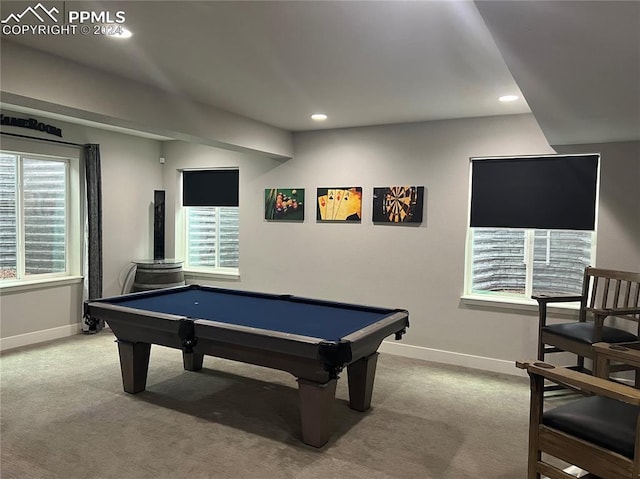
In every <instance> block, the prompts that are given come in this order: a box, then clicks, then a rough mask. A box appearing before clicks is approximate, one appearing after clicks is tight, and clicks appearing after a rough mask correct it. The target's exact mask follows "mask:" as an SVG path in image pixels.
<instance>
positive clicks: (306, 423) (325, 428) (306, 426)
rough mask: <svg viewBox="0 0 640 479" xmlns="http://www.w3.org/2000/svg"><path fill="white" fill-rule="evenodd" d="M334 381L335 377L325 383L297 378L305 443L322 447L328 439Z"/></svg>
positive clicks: (334, 395) (333, 400) (331, 421)
mask: <svg viewBox="0 0 640 479" xmlns="http://www.w3.org/2000/svg"><path fill="white" fill-rule="evenodd" d="M336 383H337V379H331V380H330V381H329V382H326V383H315V382H313V381H308V380H306V379H298V391H299V396H300V418H301V419H302V442H304V443H305V444H309V445H310V446H314V447H322V446H324V445H325V444H326V443H327V441H328V440H329V436H330V435H331V425H332V423H333V417H332V412H333V403H334V402H335V397H336Z"/></svg>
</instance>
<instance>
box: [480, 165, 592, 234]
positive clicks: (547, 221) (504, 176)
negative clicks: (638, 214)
mask: <svg viewBox="0 0 640 479" xmlns="http://www.w3.org/2000/svg"><path fill="white" fill-rule="evenodd" d="M599 159H600V155H597V154H589V155H570V156H555V155H554V156H540V157H515V158H484V159H479V158H478V159H472V179H471V181H472V183H471V222H470V226H472V227H492V228H536V229H564V230H591V231H592V230H594V229H595V215H596V192H597V182H598V161H599Z"/></svg>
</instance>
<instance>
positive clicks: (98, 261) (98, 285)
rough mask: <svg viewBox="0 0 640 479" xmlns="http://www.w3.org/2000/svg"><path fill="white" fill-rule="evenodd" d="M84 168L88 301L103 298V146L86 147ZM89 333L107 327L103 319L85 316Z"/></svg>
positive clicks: (90, 145)
mask: <svg viewBox="0 0 640 479" xmlns="http://www.w3.org/2000/svg"><path fill="white" fill-rule="evenodd" d="M83 150H84V165H85V177H86V192H87V235H86V238H85V239H86V243H87V245H86V250H87V251H86V255H87V260H86V266H87V271H85V284H86V286H87V287H86V290H87V292H86V296H87V297H86V298H85V299H89V300H91V299H97V298H100V297H102V175H101V173H100V171H101V169H100V145H95V144H87V145H84V148H83ZM84 322H85V325H84V326H85V327H83V329H84V330H85V331H86V332H90V333H97V332H98V331H100V330H101V329H102V328H104V322H103V321H102V320H99V321H98V320H95V319H93V318H90V317H87V316H85V321H84Z"/></svg>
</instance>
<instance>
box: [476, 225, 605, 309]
mask: <svg viewBox="0 0 640 479" xmlns="http://www.w3.org/2000/svg"><path fill="white" fill-rule="evenodd" d="M594 236H595V234H594V233H593V232H591V231H570V230H568V231H561V230H537V229H506V228H471V230H470V247H469V248H468V251H469V254H470V258H468V261H469V263H470V270H471V271H470V272H469V274H468V276H469V277H468V283H469V284H468V286H467V293H468V294H474V295H478V294H480V295H487V296H494V297H496V296H497V297H505V298H506V297H511V298H518V297H520V298H522V299H528V298H530V297H531V295H532V294H534V293H547V294H549V293H564V294H580V293H581V286H582V277H583V273H584V268H585V267H587V266H589V265H590V264H593V256H594V254H593V253H594V251H593V250H594V248H592V245H593V244H594V243H595V242H594Z"/></svg>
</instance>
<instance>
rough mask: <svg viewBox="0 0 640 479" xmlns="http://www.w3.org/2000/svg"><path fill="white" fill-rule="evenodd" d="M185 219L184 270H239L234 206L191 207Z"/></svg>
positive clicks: (237, 229)
mask: <svg viewBox="0 0 640 479" xmlns="http://www.w3.org/2000/svg"><path fill="white" fill-rule="evenodd" d="M185 209H186V216H187V229H186V234H187V241H186V244H187V254H186V261H185V267H186V268H187V269H194V268H195V269H201V268H236V269H237V268H238V262H239V259H240V248H239V244H240V234H239V233H240V231H239V214H238V213H239V212H238V208H237V207H216V206H208V207H207V206H191V207H186V208H185Z"/></svg>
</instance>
